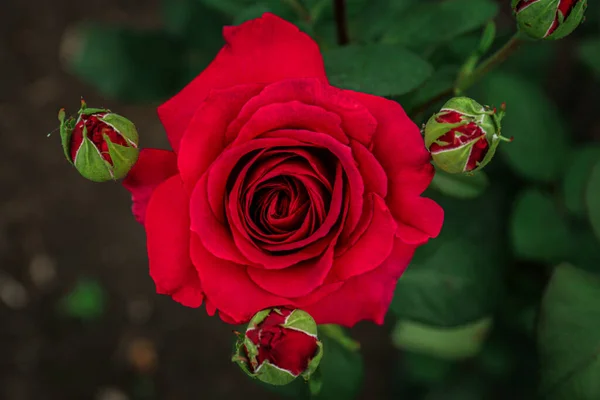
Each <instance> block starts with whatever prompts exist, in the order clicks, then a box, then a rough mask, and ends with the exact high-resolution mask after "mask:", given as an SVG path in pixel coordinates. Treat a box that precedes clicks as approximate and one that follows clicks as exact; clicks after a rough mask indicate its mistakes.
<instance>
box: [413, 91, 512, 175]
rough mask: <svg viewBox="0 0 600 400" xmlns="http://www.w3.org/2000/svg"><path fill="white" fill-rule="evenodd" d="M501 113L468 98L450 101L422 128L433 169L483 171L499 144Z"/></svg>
mask: <svg viewBox="0 0 600 400" xmlns="http://www.w3.org/2000/svg"><path fill="white" fill-rule="evenodd" d="M505 109H506V106H505V104H504V103H503V104H502V107H501V108H500V111H498V110H497V109H495V108H494V109H491V108H489V107H484V106H482V105H481V104H479V103H478V102H476V101H475V100H473V99H470V98H468V97H455V98H453V99H451V100H449V101H448V102H447V103H446V104H445V105H444V106H443V107H442V110H441V111H440V112H439V113H437V114H434V115H433V116H432V117H431V118H430V119H429V121H428V122H427V124H426V125H425V128H424V135H425V145H426V146H427V149H428V150H429V152H430V153H431V157H432V158H433V161H434V163H435V164H436V166H437V167H438V168H439V169H441V170H444V171H446V172H448V173H451V174H459V173H463V172H466V173H470V172H474V171H477V170H479V169H481V168H483V167H484V166H485V165H486V164H487V163H489V162H490V161H491V160H492V158H493V157H494V153H495V152H496V149H497V147H498V144H500V142H501V141H511V140H512V139H507V138H504V137H502V136H501V134H500V132H501V125H500V121H501V120H502V118H503V117H504V114H505Z"/></svg>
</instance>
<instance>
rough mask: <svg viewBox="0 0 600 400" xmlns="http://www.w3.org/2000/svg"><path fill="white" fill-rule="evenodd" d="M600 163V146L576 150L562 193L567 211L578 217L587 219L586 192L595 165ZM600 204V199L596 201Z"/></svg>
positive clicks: (564, 180) (572, 155)
mask: <svg viewBox="0 0 600 400" xmlns="http://www.w3.org/2000/svg"><path fill="white" fill-rule="evenodd" d="M599 161H600V146H597V145H596V146H594V145H591V144H588V145H586V146H585V147H584V146H581V147H579V148H577V149H574V150H573V152H572V154H571V158H570V162H569V166H568V168H567V171H566V173H565V177H564V179H563V184H562V191H563V196H564V199H565V205H566V207H567V209H568V210H569V211H570V212H571V213H573V214H574V215H576V216H578V217H585V216H586V212H587V207H586V204H585V192H586V187H587V184H588V181H589V179H590V176H591V174H592V169H593V168H594V165H595V164H596V163H597V162H599ZM596 200H597V201H596V204H600V197H598V198H597V199H596Z"/></svg>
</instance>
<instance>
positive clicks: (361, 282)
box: [303, 239, 415, 327]
mask: <svg viewBox="0 0 600 400" xmlns="http://www.w3.org/2000/svg"><path fill="white" fill-rule="evenodd" d="M414 250H415V246H411V245H407V244H405V243H403V242H402V241H401V240H400V239H396V240H395V243H394V249H393V250H392V253H391V254H390V256H389V257H388V259H387V260H385V261H384V262H383V263H382V264H381V265H380V266H379V267H378V268H376V269H374V270H372V271H370V272H367V273H365V274H362V275H358V276H355V277H354V278H350V279H348V280H347V281H346V282H344V284H343V286H342V287H341V288H340V289H339V290H337V291H335V292H333V293H332V294H330V295H328V296H326V297H324V298H322V299H321V300H319V301H317V302H315V303H312V304H311V305H306V306H304V307H303V309H304V311H306V312H307V313H309V314H310V315H312V317H313V318H314V319H315V321H316V322H317V323H318V324H339V325H343V326H347V327H351V326H353V325H354V324H356V323H357V322H359V321H362V320H371V321H374V322H375V323H377V324H383V319H384V317H385V314H386V313H387V310H388V308H389V306H390V303H391V301H392V297H393V295H394V289H395V288H396V282H397V281H398V278H399V277H400V275H402V273H403V272H404V270H405V269H406V267H407V266H408V263H409V262H410V259H411V258H412V255H413V253H414Z"/></svg>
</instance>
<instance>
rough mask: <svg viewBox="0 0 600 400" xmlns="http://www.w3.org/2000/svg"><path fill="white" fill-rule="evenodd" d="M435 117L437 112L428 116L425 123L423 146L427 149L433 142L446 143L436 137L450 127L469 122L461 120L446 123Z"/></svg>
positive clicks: (442, 134) (447, 130)
mask: <svg viewBox="0 0 600 400" xmlns="http://www.w3.org/2000/svg"><path fill="white" fill-rule="evenodd" d="M437 117H438V114H435V115H433V116H432V117H431V118H429V121H427V124H426V125H425V134H424V136H425V147H427V149H429V148H430V147H431V145H432V144H434V143H437V144H439V145H444V144H446V143H445V142H442V141H440V140H438V139H439V138H441V137H442V136H444V135H445V134H446V133H448V132H450V131H451V130H452V129H454V128H458V127H459V126H463V125H466V124H468V123H469V122H468V121H463V122H458V123H456V124H448V123H443V122H438V121H437Z"/></svg>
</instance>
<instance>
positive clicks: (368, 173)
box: [350, 140, 388, 197]
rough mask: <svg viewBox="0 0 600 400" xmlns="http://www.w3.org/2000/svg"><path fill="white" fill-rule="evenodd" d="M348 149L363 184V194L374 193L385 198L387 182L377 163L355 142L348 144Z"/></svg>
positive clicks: (371, 155)
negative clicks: (349, 148)
mask: <svg viewBox="0 0 600 400" xmlns="http://www.w3.org/2000/svg"><path fill="white" fill-rule="evenodd" d="M350 147H351V148H352V153H353V154H354V158H355V159H356V162H357V163H358V170H359V171H360V174H361V175H362V177H363V182H364V183H365V193H376V194H378V195H379V196H381V197H385V196H386V195H387V184H388V180H387V175H386V173H385V171H384V170H383V168H382V167H381V164H379V161H377V159H376V158H375V156H373V154H372V153H371V152H370V151H369V150H367V148H366V147H365V146H363V145H362V144H360V143H359V142H357V141H355V140H352V141H351V142H350Z"/></svg>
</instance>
